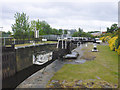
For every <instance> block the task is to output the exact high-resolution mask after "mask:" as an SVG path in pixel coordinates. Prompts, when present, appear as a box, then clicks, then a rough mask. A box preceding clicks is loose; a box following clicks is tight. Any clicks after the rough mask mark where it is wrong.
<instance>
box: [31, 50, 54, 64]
mask: <svg viewBox="0 0 120 90" xmlns="http://www.w3.org/2000/svg"><path fill="white" fill-rule="evenodd" d="M52 54H53V53H52V52H50V53H46V54H40V55H37V56H35V55H33V64H37V65H42V64H44V63H46V62H48V61H50V60H52Z"/></svg>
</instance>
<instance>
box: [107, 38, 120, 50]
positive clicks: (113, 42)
mask: <svg viewBox="0 0 120 90" xmlns="http://www.w3.org/2000/svg"><path fill="white" fill-rule="evenodd" d="M117 39H118V37H117V36H115V37H113V38H111V39H110V40H109V41H108V43H109V47H110V50H112V51H115V49H117V48H116V47H117V43H116V42H117V41H116V40H117Z"/></svg>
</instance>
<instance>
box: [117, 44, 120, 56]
mask: <svg viewBox="0 0 120 90" xmlns="http://www.w3.org/2000/svg"><path fill="white" fill-rule="evenodd" d="M117 53H118V55H120V45H119V47H118V49H117Z"/></svg>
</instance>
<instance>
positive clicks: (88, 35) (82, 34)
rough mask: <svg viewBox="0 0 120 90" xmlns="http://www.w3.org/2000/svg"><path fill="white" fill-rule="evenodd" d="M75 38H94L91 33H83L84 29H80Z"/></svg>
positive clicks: (74, 34) (74, 35)
mask: <svg viewBox="0 0 120 90" xmlns="http://www.w3.org/2000/svg"><path fill="white" fill-rule="evenodd" d="M72 36H73V37H92V38H93V35H91V34H90V33H86V32H84V31H83V29H81V28H79V29H78V32H74V33H73V35H72Z"/></svg>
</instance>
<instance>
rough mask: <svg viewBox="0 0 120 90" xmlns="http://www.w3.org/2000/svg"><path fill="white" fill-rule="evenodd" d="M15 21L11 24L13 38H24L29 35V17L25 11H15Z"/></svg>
mask: <svg viewBox="0 0 120 90" xmlns="http://www.w3.org/2000/svg"><path fill="white" fill-rule="evenodd" d="M14 18H15V23H14V24H12V31H13V34H14V38H17V39H18V38H19V39H25V38H27V37H28V35H29V30H30V29H29V22H28V19H29V17H28V16H26V14H25V13H22V14H20V13H18V12H17V13H16V14H15V16H14Z"/></svg>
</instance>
